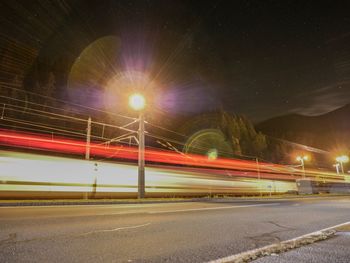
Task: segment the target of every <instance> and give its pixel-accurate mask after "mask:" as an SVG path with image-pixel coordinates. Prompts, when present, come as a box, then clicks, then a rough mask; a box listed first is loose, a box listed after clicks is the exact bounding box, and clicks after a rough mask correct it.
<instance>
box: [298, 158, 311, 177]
mask: <svg viewBox="0 0 350 263" xmlns="http://www.w3.org/2000/svg"><path fill="white" fill-rule="evenodd" d="M308 159H309V157H308V156H306V155H303V156H298V157H297V161H298V162H300V163H301V168H302V170H303V178H305V161H307V160H308Z"/></svg>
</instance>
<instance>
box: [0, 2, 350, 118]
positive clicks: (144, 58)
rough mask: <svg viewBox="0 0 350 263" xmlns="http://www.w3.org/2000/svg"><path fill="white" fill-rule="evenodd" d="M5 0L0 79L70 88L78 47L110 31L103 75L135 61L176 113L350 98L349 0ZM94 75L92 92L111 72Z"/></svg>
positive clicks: (275, 110)
mask: <svg viewBox="0 0 350 263" xmlns="http://www.w3.org/2000/svg"><path fill="white" fill-rule="evenodd" d="M0 8H1V11H0V12H1V14H0V56H1V57H0V63H1V65H0V77H1V84H2V85H3V84H4V83H15V80H17V82H18V83H20V84H23V88H25V89H29V90H30V89H32V86H33V83H35V80H33V79H35V78H37V79H39V80H40V81H43V79H45V78H46V77H45V76H44V75H45V74H46V75H47V74H48V72H49V71H50V70H52V71H53V72H54V73H55V76H56V83H57V86H58V87H57V88H56V89H57V90H56V91H55V92H54V93H53V96H56V97H60V96H64V94H65V93H66V92H65V91H66V90H67V89H68V88H69V87H67V79H68V78H69V77H68V76H69V73H67V72H69V70H70V68H71V67H72V63H73V62H74V61H76V59H77V58H78V57H79V54H80V53H81V52H82V51H83V50H84V48H85V47H86V46H88V45H89V44H90V43H92V42H94V41H96V40H97V39H99V38H101V37H105V36H111V35H112V36H115V37H116V39H117V40H118V41H116V44H115V48H116V49H118V52H116V53H113V52H111V53H110V54H111V56H112V55H113V54H115V56H116V57H115V59H113V62H115V63H114V64H113V65H111V68H113V70H111V72H109V73H108V74H109V77H104V78H109V79H111V78H112V77H111V74H114V73H115V74H117V73H118V72H122V71H123V72H125V71H128V70H129V71H130V70H131V69H130V68H131V67H133V70H136V71H144V72H147V74H149V77H150V79H152V81H155V82H157V83H158V85H159V86H160V88H159V91H158V93H162V94H163V99H162V100H163V104H166V105H163V106H164V107H163V111H169V112H171V113H173V114H176V113H198V112H206V111H211V110H214V109H221V108H223V109H225V110H228V111H230V112H234V113H240V114H245V115H247V116H248V117H249V118H251V119H252V120H253V121H255V122H259V121H262V120H265V119H267V118H271V117H274V116H277V115H282V114H288V113H299V114H303V115H319V114H323V113H326V112H329V111H332V110H334V109H336V108H339V107H342V106H344V105H345V104H348V103H350V13H349V10H350V5H349V2H348V1H146V0H145V1H141V0H139V1H108V0H105V1H85V0H84V1H79V0H75V1H49V0H47V1H2V2H1V3H0ZM117 42H118V43H117ZM62 60H66V61H68V62H66V63H63V62H61V61H62ZM43 61H44V62H43ZM98 63H100V62H98ZM98 63H97V64H98ZM43 65H47V67H48V68H50V69H42V68H43V67H44V66H43ZM38 68H39V70H38ZM33 72H36V73H33ZM97 75H98V74H97V73H96V76H97ZM99 77H101V76H100V75H99ZM84 81H85V82H86V81H87V82H89V81H90V83H92V82H91V80H84ZM84 81H82V82H83V83H84ZM93 82H94V83H95V84H94V87H90V89H91V90H90V91H91V92H90V93H91V94H92V96H93V94H95V93H94V92H93V91H94V90H98V89H99V88H100V89H101V90H102V88H101V87H98V83H106V81H105V82H103V81H100V82H99V81H93ZM96 83H97V84H96ZM159 83H160V84H159ZM101 85H103V84H101ZM97 93H98V92H97ZM97 93H96V94H97ZM96 96H98V95H96ZM80 102H84V103H89V102H88V101H80ZM94 106H96V105H94Z"/></svg>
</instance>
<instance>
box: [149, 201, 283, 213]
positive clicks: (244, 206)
mask: <svg viewBox="0 0 350 263" xmlns="http://www.w3.org/2000/svg"><path fill="white" fill-rule="evenodd" d="M279 204H280V203H272V204H256V205H235V206H215V207H204V208H189V209H177V210H166V211H147V212H146V213H147V214H164V213H178V212H191V211H205V210H219V209H233V208H246V207H256V206H273V205H279Z"/></svg>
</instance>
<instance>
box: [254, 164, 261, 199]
mask: <svg viewBox="0 0 350 263" xmlns="http://www.w3.org/2000/svg"><path fill="white" fill-rule="evenodd" d="M255 161H256V171H257V172H258V183H259V193H260V197H261V196H262V192H261V181H260V179H261V178H260V168H259V160H258V158H255Z"/></svg>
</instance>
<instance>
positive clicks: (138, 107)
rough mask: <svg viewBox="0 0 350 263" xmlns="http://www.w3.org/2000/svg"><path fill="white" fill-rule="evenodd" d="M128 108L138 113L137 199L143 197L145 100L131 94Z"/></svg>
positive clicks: (142, 97)
mask: <svg viewBox="0 0 350 263" xmlns="http://www.w3.org/2000/svg"><path fill="white" fill-rule="evenodd" d="M129 106H130V107H131V108H132V109H133V110H135V111H138V112H139V130H138V139H139V152H138V185H137V188H138V192H137V197H138V198H144V197H145V117H144V112H143V110H144V108H145V107H146V99H145V97H144V96H143V95H141V94H140V93H135V94H132V95H131V96H130V97H129Z"/></svg>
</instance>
